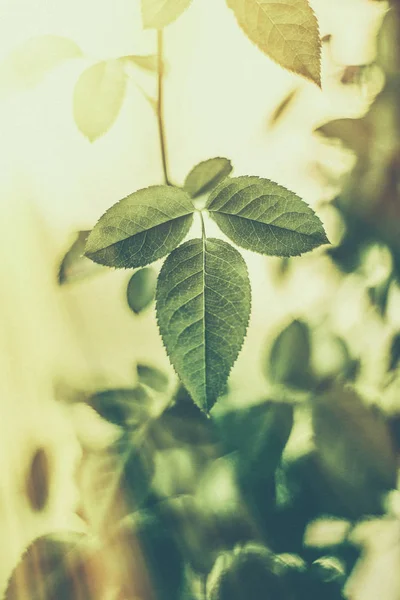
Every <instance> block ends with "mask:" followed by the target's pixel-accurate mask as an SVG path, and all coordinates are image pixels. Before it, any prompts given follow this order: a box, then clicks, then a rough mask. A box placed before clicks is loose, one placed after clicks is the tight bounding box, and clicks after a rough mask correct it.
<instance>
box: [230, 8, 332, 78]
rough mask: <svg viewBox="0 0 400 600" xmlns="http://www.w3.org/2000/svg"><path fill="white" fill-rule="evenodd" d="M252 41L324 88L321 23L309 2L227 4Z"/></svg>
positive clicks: (289, 67) (284, 64)
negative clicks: (322, 80) (319, 24)
mask: <svg viewBox="0 0 400 600" xmlns="http://www.w3.org/2000/svg"><path fill="white" fill-rule="evenodd" d="M227 2H228V6H229V8H231V9H232V10H233V12H234V13H235V16H236V18H237V20H238V23H239V25H240V27H241V28H242V29H243V31H244V32H245V33H246V35H247V36H248V37H249V38H250V40H251V41H252V42H253V43H254V44H256V46H258V48H260V50H262V51H263V52H265V54H267V55H268V56H269V57H270V58H272V60H274V61H275V62H277V63H278V64H279V65H280V66H281V67H284V68H285V69H288V70H289V71H293V72H294V73H296V74H297V75H302V76H303V77H305V78H306V79H309V80H310V81H313V82H314V83H316V84H317V85H318V86H321V41H320V36H319V27H318V21H317V18H316V16H315V14H314V11H313V10H312V8H311V6H310V5H309V3H308V0H295V1H294V2H293V1H291V0H278V1H277V0H227Z"/></svg>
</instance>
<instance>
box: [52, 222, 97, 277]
mask: <svg viewBox="0 0 400 600" xmlns="http://www.w3.org/2000/svg"><path fill="white" fill-rule="evenodd" d="M89 233H90V231H79V232H78V233H77V236H76V239H75V241H74V242H73V244H72V245H71V246H70V248H69V250H68V251H67V252H66V254H65V255H64V258H63V259H62V261H61V264H60V268H59V271H58V283H59V285H65V284H69V283H75V282H77V281H82V280H84V279H87V278H88V277H91V276H92V275H96V274H99V273H104V272H105V269H103V268H102V267H101V266H100V265H96V264H94V263H93V262H92V261H91V260H89V259H88V258H86V256H83V253H84V252H85V245H86V240H87V238H88V236H89Z"/></svg>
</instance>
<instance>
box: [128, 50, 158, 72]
mask: <svg viewBox="0 0 400 600" xmlns="http://www.w3.org/2000/svg"><path fill="white" fill-rule="evenodd" d="M124 60H125V61H127V62H131V63H133V64H134V65H136V66H137V67H140V68H141V69H144V70H145V71H151V72H152V73H155V72H156V71H157V69H158V59H157V54H147V55H145V56H141V55H137V54H135V55H132V56H126V57H125V58H124Z"/></svg>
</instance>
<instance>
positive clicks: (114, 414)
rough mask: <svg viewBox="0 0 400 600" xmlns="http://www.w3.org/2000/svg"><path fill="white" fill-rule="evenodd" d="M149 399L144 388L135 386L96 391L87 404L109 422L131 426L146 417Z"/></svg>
mask: <svg viewBox="0 0 400 600" xmlns="http://www.w3.org/2000/svg"><path fill="white" fill-rule="evenodd" d="M149 400H150V399H149V395H148V394H147V392H146V390H145V388H143V387H142V386H137V387H135V388H118V389H114V390H103V391H100V392H96V393H95V394H92V395H91V396H90V397H89V398H88V399H87V404H88V405H89V406H91V407H92V408H93V409H94V410H95V411H96V412H97V413H98V414H99V415H100V416H101V417H103V419H106V420H107V421H109V422H110V423H113V424H114V425H120V426H123V427H125V426H127V425H128V426H129V427H132V426H135V425H137V424H138V423H140V422H141V421H142V420H144V419H145V418H146V417H147V415H148V406H149Z"/></svg>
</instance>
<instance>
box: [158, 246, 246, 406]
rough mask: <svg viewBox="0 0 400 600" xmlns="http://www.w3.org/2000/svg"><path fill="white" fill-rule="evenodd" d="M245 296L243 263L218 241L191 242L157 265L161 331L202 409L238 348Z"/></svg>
mask: <svg viewBox="0 0 400 600" xmlns="http://www.w3.org/2000/svg"><path fill="white" fill-rule="evenodd" d="M188 281H190V284H189V283H188ZM250 296H251V291H250V282H249V277H248V273H247V267H246V264H245V262H244V260H243V258H242V257H241V255H240V254H239V253H238V251H237V250H235V248H233V247H232V246H230V245H229V244H227V243H226V242H223V241H222V240H218V239H213V238H211V239H204V240H201V239H193V240H190V241H188V242H186V243H185V244H183V245H182V246H180V247H179V248H177V249H176V250H174V252H172V254H170V256H168V258H167V260H166V261H165V263H164V265H163V267H162V269H161V272H160V275H159V277H158V284H157V295H156V301H157V319H158V325H159V329H160V333H161V336H162V339H163V342H164V344H165V347H166V350H167V353H168V355H169V358H170V360H171V363H172V364H173V366H174V368H175V370H176V372H177V373H178V375H179V377H180V379H181V380H182V383H183V384H184V386H185V387H186V388H187V389H188V391H189V393H190V395H191V396H192V398H193V400H194V402H195V403H196V404H197V405H198V407H199V408H200V409H201V410H203V411H204V412H206V413H208V412H209V411H210V410H211V408H212V407H213V405H214V404H215V402H216V400H217V399H218V397H219V395H220V394H221V391H222V389H223V386H224V385H225V383H226V381H227V379H228V376H229V372H230V370H231V368H232V365H233V364H234V362H235V361H236V359H237V356H238V354H239V352H240V349H241V347H242V344H243V340H244V338H245V335H246V330H247V324H248V320H249V316H250Z"/></svg>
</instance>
